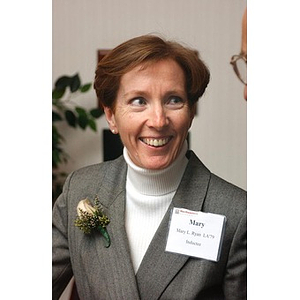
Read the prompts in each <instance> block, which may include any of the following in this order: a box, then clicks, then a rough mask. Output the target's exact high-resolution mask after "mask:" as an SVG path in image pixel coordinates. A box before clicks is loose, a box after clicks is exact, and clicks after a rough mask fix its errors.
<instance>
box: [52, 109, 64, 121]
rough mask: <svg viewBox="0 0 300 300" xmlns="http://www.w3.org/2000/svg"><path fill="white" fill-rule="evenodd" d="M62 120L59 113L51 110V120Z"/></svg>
mask: <svg viewBox="0 0 300 300" xmlns="http://www.w3.org/2000/svg"><path fill="white" fill-rule="evenodd" d="M55 121H62V117H61V115H60V114H59V113H57V112H55V111H52V122H55Z"/></svg>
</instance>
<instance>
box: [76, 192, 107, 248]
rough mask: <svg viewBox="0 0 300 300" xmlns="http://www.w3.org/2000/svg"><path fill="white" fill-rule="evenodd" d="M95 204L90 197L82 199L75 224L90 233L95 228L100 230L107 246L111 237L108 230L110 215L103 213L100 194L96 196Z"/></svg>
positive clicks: (78, 206)
mask: <svg viewBox="0 0 300 300" xmlns="http://www.w3.org/2000/svg"><path fill="white" fill-rule="evenodd" d="M94 202H95V205H94V206H93V205H92V204H91V203H90V201H89V200H88V199H84V200H81V201H80V202H79V203H78V205H77V218H76V220H75V226H77V227H79V229H81V230H82V231H83V232H84V233H86V234H90V233H91V232H92V231H93V230H95V229H96V230H99V231H100V232H101V234H102V235H103V237H104V239H105V247H106V248H108V247H109V246H110V237H109V235H108V232H107V230H106V226H107V225H108V224H109V222H110V221H109V219H108V217H107V216H106V215H105V214H104V213H103V209H102V207H101V205H100V202H99V199H98V196H96V197H95V200H94Z"/></svg>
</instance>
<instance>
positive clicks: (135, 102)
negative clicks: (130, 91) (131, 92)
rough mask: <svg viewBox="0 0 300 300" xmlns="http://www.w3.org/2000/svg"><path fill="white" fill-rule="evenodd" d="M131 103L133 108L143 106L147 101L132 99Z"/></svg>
mask: <svg viewBox="0 0 300 300" xmlns="http://www.w3.org/2000/svg"><path fill="white" fill-rule="evenodd" d="M130 103H131V105H133V106H143V105H145V104H146V100H145V99H144V98H135V99H132V100H131V102H130Z"/></svg>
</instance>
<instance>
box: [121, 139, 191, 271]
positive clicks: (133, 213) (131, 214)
mask: <svg viewBox="0 0 300 300" xmlns="http://www.w3.org/2000/svg"><path fill="white" fill-rule="evenodd" d="M186 151H187V142H185V144H184V145H183V147H182V150H181V152H180V154H179V156H178V157H177V159H176V160H175V161H174V162H173V163H172V164H171V165H170V166H169V167H167V168H166V169H163V170H147V169H143V168H141V167H138V166H136V165H135V164H134V163H133V162H132V160H131V159H130V157H129V155H128V152H127V149H126V148H124V150H123V154H124V158H125V161H126V162H127V164H128V171H127V180H126V212H125V226H126V232H127V236H128V240H129V246H130V251H131V258H132V262H133V267H134V271H135V273H136V272H137V270H138V268H139V266H140V263H141V261H142V259H143V257H144V255H145V253H146V250H147V248H148V246H149V244H150V242H151V240H152V238H153V236H154V234H155V232H156V230H157V228H158V226H159V224H160V222H161V220H162V218H163V216H164V215H165V213H166V211H167V209H168V207H169V205H170V203H171V201H172V198H173V196H174V194H175V192H176V190H177V187H178V185H179V183H180V180H181V178H182V175H183V173H184V171H185V168H186V165H187V163H188V159H187V158H186V156H185V154H186Z"/></svg>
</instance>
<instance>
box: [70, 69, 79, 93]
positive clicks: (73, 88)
mask: <svg viewBox="0 0 300 300" xmlns="http://www.w3.org/2000/svg"><path fill="white" fill-rule="evenodd" d="M80 84H81V83H80V78H79V75H78V74H75V75H74V76H73V77H72V78H71V82H70V90H71V93H74V92H76V91H77V90H78V89H79V88H80Z"/></svg>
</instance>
